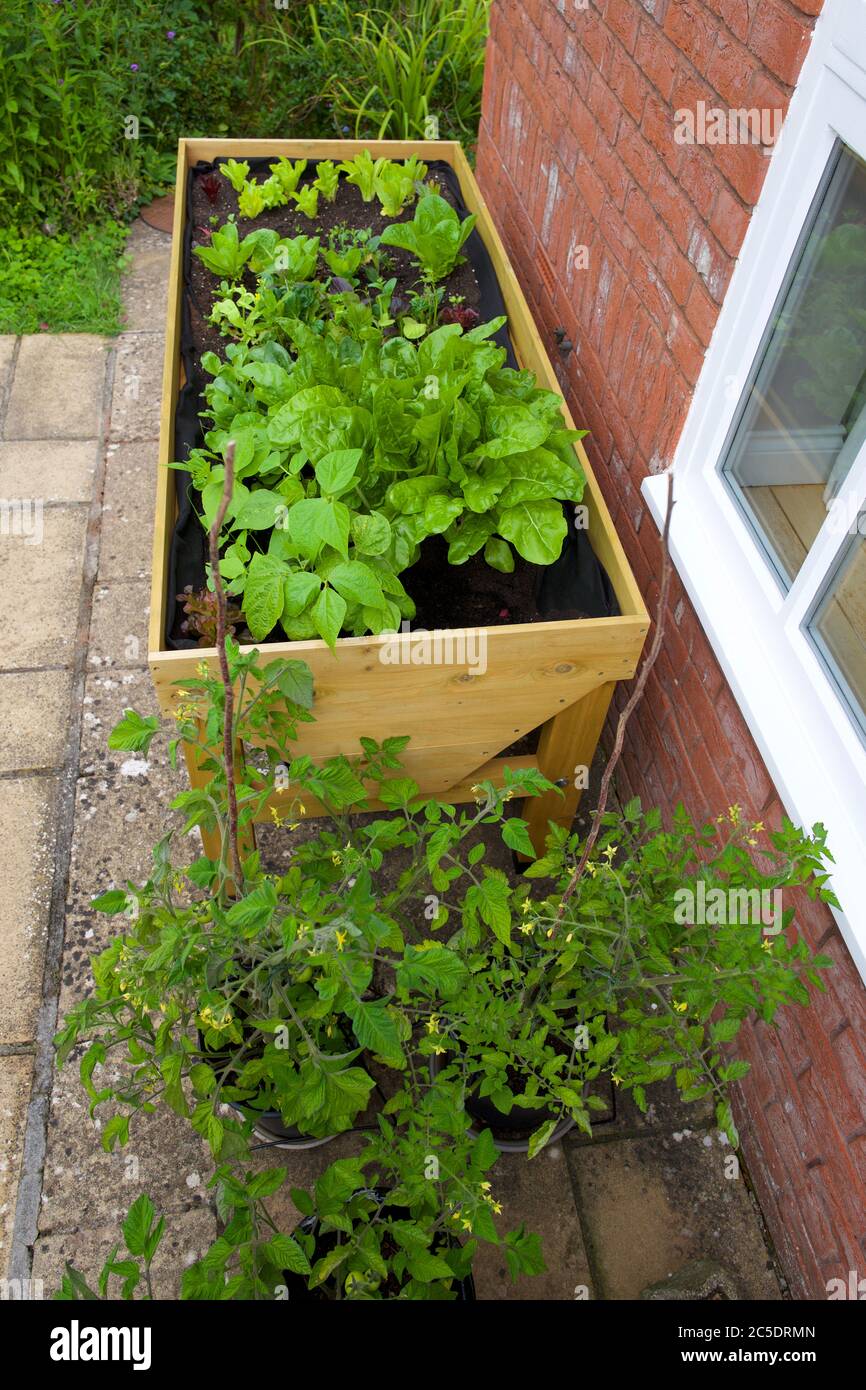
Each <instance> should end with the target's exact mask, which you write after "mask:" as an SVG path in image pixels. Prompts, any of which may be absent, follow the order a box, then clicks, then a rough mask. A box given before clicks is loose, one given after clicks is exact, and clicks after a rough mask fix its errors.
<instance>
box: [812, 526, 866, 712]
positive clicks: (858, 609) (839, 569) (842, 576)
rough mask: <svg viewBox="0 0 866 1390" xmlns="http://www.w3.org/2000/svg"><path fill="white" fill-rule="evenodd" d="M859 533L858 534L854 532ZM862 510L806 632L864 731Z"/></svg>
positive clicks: (865, 551)
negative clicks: (851, 536)
mask: <svg viewBox="0 0 866 1390" xmlns="http://www.w3.org/2000/svg"><path fill="white" fill-rule="evenodd" d="M857 532H859V534H857ZM864 537H866V512H864V513H863V514H862V515H861V517H860V519H859V524H858V526H857V528H856V530H855V535H854V539H853V540H852V541H851V542H850V543H849V544H848V546H847V547H846V548H845V550H844V551H843V553H842V557H841V560H840V562H839V564H838V565H837V566H836V569H835V571H834V572H833V574H831V576H830V578H829V580H828V581H827V584H826V586H825V589H824V591H823V593H822V594H821V595H820V596H819V598H818V601H817V603H816V605H815V609H814V611H813V614H812V617H811V619H810V620H809V623H808V626H807V631H808V632H809V635H810V637H811V638H812V641H813V643H814V644H815V646H816V647H817V649H818V651H819V652H820V654H821V656H822V657H823V659H824V662H825V664H826V666H827V669H828V671H829V673H830V675H831V676H832V677H833V679H834V680H835V682H836V685H837V686H838V688H839V691H840V693H841V695H842V696H843V697H844V699H845V700H846V702H847V704H848V706H849V708H850V710H851V712H852V714H853V716H854V718H855V719H856V720H857V722H858V723H859V724H860V727H861V728H862V729H864V730H866V539H864Z"/></svg>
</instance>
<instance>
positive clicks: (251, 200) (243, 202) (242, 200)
mask: <svg viewBox="0 0 866 1390" xmlns="http://www.w3.org/2000/svg"><path fill="white" fill-rule="evenodd" d="M268 206H269V204H268V201H267V197H266V195H265V194H264V193H263V192H262V185H261V184H258V183H249V182H248V183H245V184H244V186H243V191H242V193H241V194H240V197H239V198H238V212H239V213H240V215H241V217H246V218H249V219H252V218H254V217H258V215H259V213H260V212H264V210H265V208H266V207H268Z"/></svg>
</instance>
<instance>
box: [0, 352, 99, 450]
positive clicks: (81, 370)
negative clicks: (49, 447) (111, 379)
mask: <svg viewBox="0 0 866 1390" xmlns="http://www.w3.org/2000/svg"><path fill="white" fill-rule="evenodd" d="M107 356H108V343H107V342H106V339H105V338H98V337H96V336H95V335H94V334H91V333H62V334H42V333H37V334H31V335H29V336H28V337H25V338H22V339H21V349H20V351H19V354H18V361H17V363H16V365H15V376H14V379H13V382H12V390H11V392H10V394H9V405H8V408H7V411H6V420H5V424H4V429H3V437H4V439H96V438H97V437H98V436H99V435H100V433H101V430H102V404H103V401H102V396H103V386H104V382H105V371H106V362H107Z"/></svg>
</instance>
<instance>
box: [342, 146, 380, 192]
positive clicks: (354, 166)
mask: <svg viewBox="0 0 866 1390" xmlns="http://www.w3.org/2000/svg"><path fill="white" fill-rule="evenodd" d="M387 163H388V160H387V159H385V158H384V157H382V158H381V159H374V158H373V156H372V155H371V154H370V151H369V150H361V152H360V153H359V154H356V155H355V157H354V159H348V160H344V161H343V163H342V164H340V165H339V169H340V172H341V173H344V174H345V175H346V182H347V183H351V184H353V185H354V186H355V187H356V188H357V189H358V192H359V193H360V194H361V197H362V198H363V200H364V202H365V203H371V202H372V201H373V198H374V197H375V194H376V175H377V174H379V173H380V172H381V171H382V169H383V168H384V167H385V165H386V164H387Z"/></svg>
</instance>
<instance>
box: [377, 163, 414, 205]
mask: <svg viewBox="0 0 866 1390" xmlns="http://www.w3.org/2000/svg"><path fill="white" fill-rule="evenodd" d="M374 187H375V189H376V197H377V198H378V199H379V202H380V204H381V207H382V216H383V217H399V216H400V213H401V212H402V211H403V209H404V207H405V206H406V204H407V203H408V202H409V201H410V200H411V199H412V198H413V197H414V194H415V180H414V179H413V177H412V174H411V173H410V172H408V171H407V170H406V169H405V168H404V167H403V165H402V164H391V163H388V164H386V165H385V167H384V168H383V169H380V170H379V173H378V174H377V175H376V178H375V180H374Z"/></svg>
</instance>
